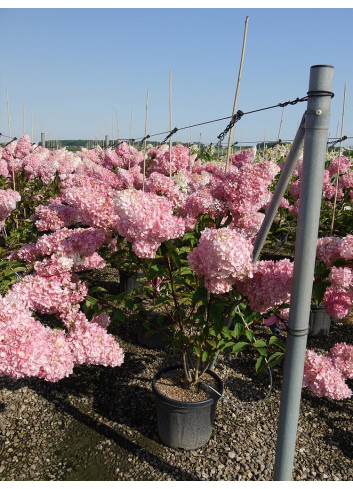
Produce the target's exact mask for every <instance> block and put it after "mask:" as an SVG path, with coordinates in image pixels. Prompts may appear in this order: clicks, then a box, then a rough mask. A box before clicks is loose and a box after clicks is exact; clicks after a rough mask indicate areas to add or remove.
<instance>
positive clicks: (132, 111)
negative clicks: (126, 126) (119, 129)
mask: <svg viewBox="0 0 353 489" xmlns="http://www.w3.org/2000/svg"><path fill="white" fill-rule="evenodd" d="M133 113H134V106H132V107H131V119H130V140H129V170H130V158H131V150H130V145H131V136H132V115H133Z"/></svg>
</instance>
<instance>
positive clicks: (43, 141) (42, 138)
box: [40, 132, 45, 148]
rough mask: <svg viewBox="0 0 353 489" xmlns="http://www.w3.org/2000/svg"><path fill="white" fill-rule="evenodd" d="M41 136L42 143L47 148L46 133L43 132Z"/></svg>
mask: <svg viewBox="0 0 353 489" xmlns="http://www.w3.org/2000/svg"><path fill="white" fill-rule="evenodd" d="M40 136H41V144H42V146H43V148H45V133H44V132H42V133H41V134H40Z"/></svg>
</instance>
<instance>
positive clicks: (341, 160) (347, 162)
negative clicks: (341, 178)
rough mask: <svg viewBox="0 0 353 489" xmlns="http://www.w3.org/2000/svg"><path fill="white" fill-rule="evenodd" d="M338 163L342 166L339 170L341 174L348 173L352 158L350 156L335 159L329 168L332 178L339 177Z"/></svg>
mask: <svg viewBox="0 0 353 489" xmlns="http://www.w3.org/2000/svg"><path fill="white" fill-rule="evenodd" d="M338 162H339V164H340V170H339V172H340V174H342V173H346V172H347V171H348V170H349V169H350V167H351V160H350V158H348V156H341V157H337V158H335V159H334V160H332V161H331V163H330V165H329V167H328V172H329V174H330V178H332V177H335V176H337V170H338Z"/></svg>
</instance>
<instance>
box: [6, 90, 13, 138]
mask: <svg viewBox="0 0 353 489" xmlns="http://www.w3.org/2000/svg"><path fill="white" fill-rule="evenodd" d="M6 102H7V123H8V126H9V136H10V139H12V137H11V119H10V101H9V92H8V90H6Z"/></svg>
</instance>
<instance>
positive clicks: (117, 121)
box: [116, 109, 119, 142]
mask: <svg viewBox="0 0 353 489" xmlns="http://www.w3.org/2000/svg"><path fill="white" fill-rule="evenodd" d="M116 128H117V136H116V137H117V142H119V118H118V109H116Z"/></svg>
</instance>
